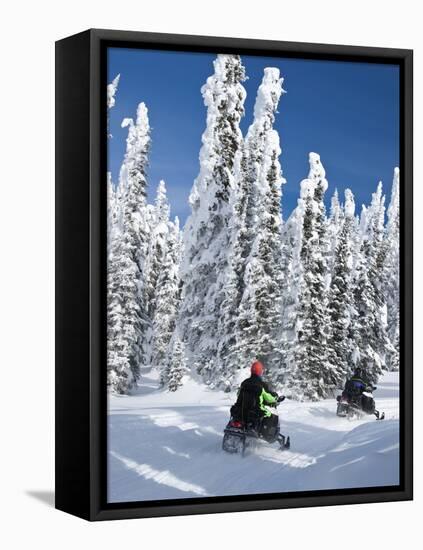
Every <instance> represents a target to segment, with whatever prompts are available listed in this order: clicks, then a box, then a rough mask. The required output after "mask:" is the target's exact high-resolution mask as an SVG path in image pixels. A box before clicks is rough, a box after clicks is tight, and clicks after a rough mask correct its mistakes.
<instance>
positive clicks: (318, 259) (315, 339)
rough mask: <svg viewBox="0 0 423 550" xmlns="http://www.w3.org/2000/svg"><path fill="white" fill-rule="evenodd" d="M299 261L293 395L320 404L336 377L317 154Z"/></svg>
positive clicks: (312, 162)
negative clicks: (331, 355)
mask: <svg viewBox="0 0 423 550" xmlns="http://www.w3.org/2000/svg"><path fill="white" fill-rule="evenodd" d="M309 161H310V172H309V176H308V179H307V180H306V182H303V183H302V186H304V187H310V188H311V189H313V190H314V191H313V194H311V193H309V194H308V195H307V197H306V198H305V211H304V218H303V229H302V244H301V252H300V259H301V263H302V280H301V284H300V289H299V298H298V310H297V318H296V325H295V329H296V341H295V342H294V346H295V348H294V354H293V359H294V361H293V364H291V369H290V372H289V375H288V386H289V387H290V390H291V393H292V394H294V395H295V396H296V397H298V398H299V399H312V400H318V399H322V398H325V397H327V396H328V395H330V394H331V393H332V391H333V390H334V389H335V387H336V384H337V373H336V372H335V371H334V369H333V367H332V365H331V364H330V362H329V360H328V354H327V328H328V322H329V316H328V309H327V263H326V258H325V254H324V253H323V251H324V250H327V248H328V240H327V234H326V233H327V231H326V215H325V205H324V193H325V191H326V189H327V186H328V183H327V180H326V174H325V170H324V168H323V166H322V164H321V162H320V157H319V155H317V154H316V153H310V156H309Z"/></svg>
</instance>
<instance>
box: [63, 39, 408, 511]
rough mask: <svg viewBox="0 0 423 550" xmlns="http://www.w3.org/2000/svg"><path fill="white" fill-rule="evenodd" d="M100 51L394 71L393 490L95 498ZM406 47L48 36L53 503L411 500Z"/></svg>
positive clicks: (100, 408)
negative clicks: (52, 68)
mask: <svg viewBox="0 0 423 550" xmlns="http://www.w3.org/2000/svg"><path fill="white" fill-rule="evenodd" d="M109 46H122V47H131V48H149V49H161V50H173V51H197V52H213V53H215V52H219V53H239V54H245V55H247V54H248V55H263V56H283V57H301V58H303V59H304V58H306V59H325V60H341V61H362V62H370V63H391V64H398V65H399V67H400V103H401V106H400V113H401V119H400V138H401V144H400V170H401V206H400V219H401V228H400V254H401V265H400V281H401V303H400V342H401V346H400V361H401V370H400V421H401V425H400V426H401V429H400V479H401V483H400V485H399V486H398V487H394V488H393V487H376V488H375V487H373V488H361V489H345V490H330V491H307V492H304V493H298V492H297V493H287V494H282V493H280V494H263V495H253V496H235V497H210V498H208V497H207V498H191V499H186V500H177V501H171V500H166V501H154V502H136V503H118V504H108V503H107V501H106V473H107V472H106V444H107V426H106V378H105V376H106V374H105V372H106V369H105V361H106V357H105V342H106V333H105V313H106V312H105V304H106V299H105V289H106V254H105V251H106V207H105V205H106V185H105V182H106V139H105V136H106V117H105V116H103V115H102V114H104V113H105V112H106V94H105V84H106V56H105V51H106V48H107V47H109ZM412 125H413V52H412V50H405V49H387V48H373V47H372V48H368V47H357V46H340V45H326V44H307V43H294V42H277V41H268V40H250V39H239V38H217V37H209V36H187V35H177V34H158V33H144V32H127V31H111V30H99V29H91V30H87V31H85V32H82V33H80V34H76V35H74V36H71V37H69V38H65V39H63V40H60V41H58V42H57V43H56V434H55V435H56V508H58V509H59V510H63V511H65V512H68V513H70V514H74V515H76V516H79V517H81V518H84V519H87V520H91V521H92V520H109V519H123V518H137V517H152V516H170V515H184V514H202V513H215V512H231V511H246V510H266V509H275V508H288V507H289V508H293V507H305V506H328V505H339V504H358V503H367V502H386V501H400V500H410V499H412V495H413V489H412V487H413V440H412V434H413V413H412V411H413V394H412V385H413V373H412V365H413V351H412V350H413V316H412V314H413V305H412V298H413V280H412V268H413V257H412V250H413V244H412V242H413V241H412V238H413V233H412V227H413V219H412V216H413V210H412V204H413V191H412V181H413V126H412Z"/></svg>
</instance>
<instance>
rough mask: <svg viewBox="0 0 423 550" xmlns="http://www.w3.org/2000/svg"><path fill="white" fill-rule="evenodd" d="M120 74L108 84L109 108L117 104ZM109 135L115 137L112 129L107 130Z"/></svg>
mask: <svg viewBox="0 0 423 550" xmlns="http://www.w3.org/2000/svg"><path fill="white" fill-rule="evenodd" d="M119 80H120V74H118V75H117V76H115V78H114V79H113V80H112V82H110V84H108V85H107V110H109V109H112V108H113V107H114V106H115V104H116V99H115V95H116V92H117V89H118V86H119ZM107 128H109V115H107ZM107 137H109V138H111V137H113V136H112V134H111V133H110V130H109V129H108V130H107Z"/></svg>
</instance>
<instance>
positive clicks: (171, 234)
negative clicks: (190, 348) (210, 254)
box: [151, 217, 182, 369]
mask: <svg viewBox="0 0 423 550" xmlns="http://www.w3.org/2000/svg"><path fill="white" fill-rule="evenodd" d="M168 225H169V231H168V234H167V238H166V247H165V255H164V259H163V263H162V265H161V267H160V273H159V276H158V279H157V285H156V297H155V312H154V319H153V339H152V343H151V364H152V365H154V366H158V367H160V368H161V369H163V367H164V366H165V359H166V354H167V350H168V347H169V343H170V340H171V337H172V334H173V332H174V331H175V326H176V318H177V314H178V310H179V304H180V295H181V287H180V278H179V264H180V258H181V252H182V250H181V244H182V242H181V232H180V229H179V219H178V218H177V217H176V218H175V223H172V222H169V223H168ZM169 362H171V357H170V358H169V359H168V363H169ZM167 366H168V365H166V368H167Z"/></svg>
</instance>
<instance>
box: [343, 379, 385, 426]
mask: <svg viewBox="0 0 423 550" xmlns="http://www.w3.org/2000/svg"><path fill="white" fill-rule="evenodd" d="M375 390H377V388H376V386H367V387H366V388H365V391H363V392H362V393H360V394H359V395H351V394H349V393H348V392H346V391H345V390H344V391H343V392H342V394H341V395H338V396H337V398H336V400H337V402H338V405H337V407H336V414H337V415H338V416H342V417H346V418H348V419H350V420H351V419H353V418H361V417H363V416H364V415H366V414H368V415H375V417H376V420H383V419H384V418H385V413H384V412H382V413H381V412H380V411H378V410H377V409H376V404H375V400H374V398H373V392H374V391H375Z"/></svg>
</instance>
